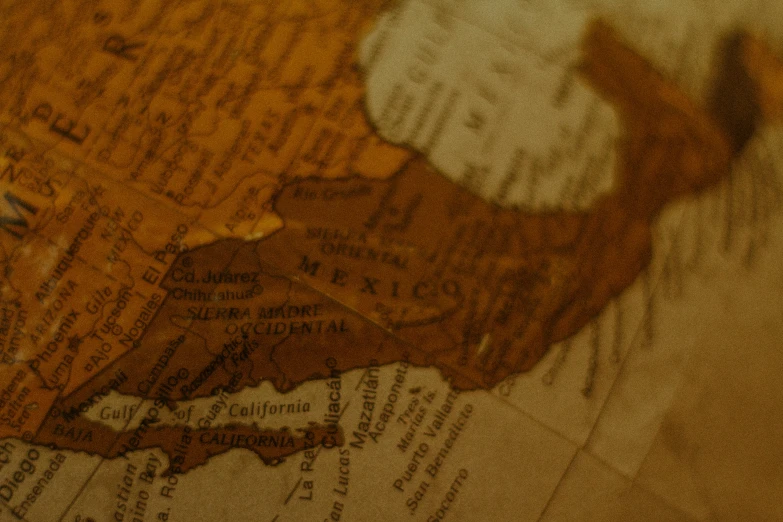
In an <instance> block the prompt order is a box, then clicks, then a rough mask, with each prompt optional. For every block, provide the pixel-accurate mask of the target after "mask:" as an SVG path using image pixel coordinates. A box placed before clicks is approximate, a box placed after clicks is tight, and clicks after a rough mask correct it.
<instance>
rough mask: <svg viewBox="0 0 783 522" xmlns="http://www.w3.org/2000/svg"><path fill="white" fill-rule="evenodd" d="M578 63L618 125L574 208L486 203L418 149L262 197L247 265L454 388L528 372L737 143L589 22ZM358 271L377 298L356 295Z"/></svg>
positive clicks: (722, 165)
mask: <svg viewBox="0 0 783 522" xmlns="http://www.w3.org/2000/svg"><path fill="white" fill-rule="evenodd" d="M581 72H582V74H583V76H584V78H585V80H586V81H587V82H588V83H589V84H590V85H591V86H592V87H593V88H594V89H595V90H596V91H597V92H599V93H600V94H601V95H602V96H604V97H605V98H606V99H607V100H608V101H609V102H610V103H611V104H612V105H613V106H614V107H615V109H616V110H617V112H618V116H619V118H620V121H621V125H622V131H623V132H622V136H623V139H622V141H621V143H620V144H619V145H620V147H619V154H618V160H617V175H616V176H617V179H616V182H615V190H614V191H613V192H612V193H610V194H608V195H607V196H605V197H603V198H602V199H600V200H599V201H598V202H597V203H596V204H595V205H594V207H593V208H592V209H591V210H590V211H587V212H579V213H569V212H565V211H563V212H557V211H556V212H551V213H528V212H519V211H515V210H504V209H499V208H497V207H495V206H492V205H490V204H488V203H486V202H484V201H483V200H481V199H479V198H478V197H476V196H474V195H472V194H470V193H469V192H468V191H467V190H465V189H463V188H461V187H459V186H457V185H455V184H453V183H451V182H449V181H447V180H446V179H445V178H444V177H443V176H441V175H439V174H438V173H437V172H435V171H434V169H432V168H431V167H430V166H429V165H428V163H427V162H426V161H425V159H424V158H418V159H414V160H413V161H411V162H410V163H408V164H407V165H406V166H405V167H404V168H403V169H402V170H401V171H400V172H399V173H398V174H397V176H396V177H395V178H394V179H393V180H391V181H390V182H374V183H368V182H364V181H361V180H358V179H355V180H347V181H343V182H323V181H320V180H303V181H301V182H299V183H296V184H293V185H291V186H289V187H287V188H286V189H285V190H284V191H283V192H282V193H281V195H280V196H279V198H278V199H277V201H276V205H275V208H276V209H277V211H278V212H279V213H280V214H281V215H282V216H283V217H284V219H285V221H286V224H287V226H286V228H285V230H283V231H281V232H279V233H277V234H275V235H274V236H273V237H272V238H270V239H269V240H267V241H265V242H264V246H265V248H264V249H263V254H262V255H263V259H264V260H266V261H269V262H270V263H273V264H275V265H278V266H283V267H287V268H288V270H289V271H290V273H291V274H292V275H293V274H296V275H297V276H298V277H301V278H302V280H303V281H305V282H307V283H308V284H309V285H312V286H313V287H315V288H318V289H319V290H321V291H323V292H324V293H327V294H329V295H331V296H332V297H334V298H335V299H337V300H338V301H340V302H342V303H345V304H346V305H347V306H349V307H351V308H354V309H356V310H357V311H359V312H360V313H361V314H362V315H366V316H368V317H370V318H372V319H373V320H374V321H376V322H377V323H378V324H380V325H382V326H384V327H385V328H390V329H392V330H394V331H395V334H396V335H397V336H399V337H400V338H403V339H405V340H407V341H410V342H411V343H412V344H414V345H416V346H418V347H419V348H420V349H422V350H424V351H426V352H427V353H428V355H429V357H430V358H432V359H434V363H433V364H434V365H435V366H437V367H438V368H439V369H440V370H441V371H442V372H443V374H444V375H445V376H446V377H447V378H448V379H449V380H450V381H451V384H452V385H453V386H455V387H457V388H463V389H473V388H480V387H482V388H484V387H487V388H488V387H492V386H495V385H496V384H498V383H499V382H500V381H501V380H503V379H504V378H506V377H508V376H509V375H511V374H513V373H517V372H523V371H526V370H529V369H530V368H531V367H532V366H533V365H534V364H535V363H536V362H538V361H539V360H540V359H541V357H542V356H543V355H544V354H545V353H546V350H547V348H548V347H549V346H550V345H551V344H553V343H555V342H557V341H560V340H563V339H565V338H567V337H569V336H571V335H574V334H575V333H577V332H578V331H579V330H580V329H581V328H582V327H584V326H585V325H586V324H587V323H588V322H589V321H590V320H591V319H592V318H593V317H595V316H596V315H597V314H599V313H600V312H601V310H602V309H603V308H605V307H606V306H607V305H608V304H609V303H610V301H611V300H612V299H613V298H614V297H616V296H617V295H618V294H620V293H621V292H622V291H623V290H624V289H625V288H627V287H628V286H629V285H630V284H631V283H632V282H633V281H634V280H635V279H636V278H637V277H638V276H639V274H640V273H641V272H642V271H643V270H644V269H645V267H646V266H647V265H648V264H649V262H650V258H651V253H652V237H651V227H652V224H653V221H654V219H655V218H656V216H657V215H658V213H659V212H660V211H661V209H662V208H663V207H664V205H666V204H667V203H670V202H671V201H673V200H675V199H677V198H681V197H685V196H691V195H694V194H696V193H698V192H699V191H701V190H703V189H705V188H707V187H709V186H711V185H714V184H715V183H717V182H718V181H719V180H720V179H721V178H722V177H724V176H726V175H727V174H728V172H729V169H730V164H731V161H732V159H733V156H734V154H735V153H736V152H737V148H736V147H733V146H732V143H733V141H732V139H733V137H732V136H729V135H727V134H726V133H725V132H724V130H723V127H722V126H721V125H719V124H718V123H716V121H715V120H714V119H713V117H712V116H711V115H710V114H708V113H707V112H705V111H704V110H702V109H700V108H699V107H697V106H696V105H694V104H693V103H692V102H691V101H690V100H689V99H688V97H687V96H686V95H685V94H684V93H682V92H681V90H680V89H678V88H677V86H676V85H674V84H673V83H671V82H669V81H668V80H666V79H665V78H664V77H663V76H661V75H660V74H659V73H658V72H657V71H656V70H655V69H654V68H653V67H652V66H651V65H650V64H649V63H648V62H647V61H646V60H644V59H643V58H642V57H640V56H639V55H638V54H637V53H635V52H634V51H633V50H631V49H630V48H629V47H628V46H626V45H625V44H624V43H623V42H621V41H620V40H619V39H618V37H617V36H616V34H615V33H614V31H613V30H612V29H611V28H610V27H608V26H607V25H605V24H603V23H601V22H597V23H595V24H593V25H592V26H591V27H590V29H589V31H588V33H587V35H586V38H585V41H584V59H583V63H582V66H581ZM744 94H750V93H747V92H744ZM743 140H745V139H744V138H743ZM745 141H746V140H745ZM734 143H739V142H734ZM743 143H744V141H743ZM331 193H337V194H346V196H345V197H344V198H343V199H342V200H340V201H339V202H337V203H336V202H335V199H334V198H332V197H329V196H328V195H329V194H331ZM319 195H320V196H319ZM370 250H376V251H384V250H388V251H391V252H393V254H388V255H386V259H387V260H388V259H389V258H390V257H394V256H397V257H404V258H405V259H407V263H406V264H405V266H399V265H398V264H394V263H388V262H383V261H379V256H381V257H383V256H384V254H371V253H370ZM316 263H318V264H316ZM316 266H317V268H314V267H316ZM369 280H372V281H376V280H377V281H376V284H375V285H374V289H375V290H378V289H379V288H383V289H384V290H383V292H381V291H377V292H376V293H372V292H370V291H368V289H367V288H366V287H367V282H368V281H369Z"/></svg>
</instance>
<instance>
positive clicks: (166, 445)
mask: <svg viewBox="0 0 783 522" xmlns="http://www.w3.org/2000/svg"><path fill="white" fill-rule="evenodd" d="M150 420H152V417H149V416H146V417H143V418H142V419H141V423H140V425H139V427H138V428H136V429H134V430H129V431H124V432H121V433H118V432H116V431H114V430H113V429H111V428H110V427H108V426H106V425H104V424H100V423H97V422H92V421H90V420H87V419H85V418H84V417H77V418H76V419H73V420H72V421H70V422H65V421H64V420H63V419H62V418H55V417H50V418H49V419H47V421H46V422H44V424H43V425H42V426H41V430H40V431H39V432H38V435H37V436H36V438H35V440H34V441H33V442H35V443H36V444H42V445H47V446H50V447H53V448H63V449H68V450H73V451H84V452H87V453H89V454H91V455H100V456H102V457H104V458H115V457H120V456H124V455H125V453H126V452H128V451H136V450H142V449H151V448H160V450H161V451H163V453H165V454H166V455H167V456H168V459H169V466H168V468H167V470H166V471H165V473H164V475H169V474H172V473H186V472H188V471H190V470H191V469H193V468H195V467H197V466H201V465H202V464H206V463H207V461H209V459H210V458H211V457H214V456H215V455H220V454H221V453H225V452H227V451H229V450H231V449H236V448H244V449H247V450H250V451H252V452H253V453H255V454H256V455H258V457H259V458H260V459H261V460H262V461H263V462H264V463H265V464H270V465H274V464H279V463H280V462H282V461H283V460H284V459H285V457H288V456H290V455H292V454H294V453H297V452H299V451H302V450H305V449H310V448H315V447H318V446H324V447H334V446H342V445H343V443H344V437H343V432H342V430H341V428H339V427H338V426H326V427H325V426H321V425H317V424H310V425H309V426H307V427H306V428H300V429H297V430H295V431H291V430H289V429H287V428H282V429H276V430H270V429H259V428H258V427H257V426H256V425H251V426H245V425H227V426H220V427H215V428H209V429H190V428H185V427H183V426H158V427H156V426H155V424H156V423H154V422H150Z"/></svg>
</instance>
